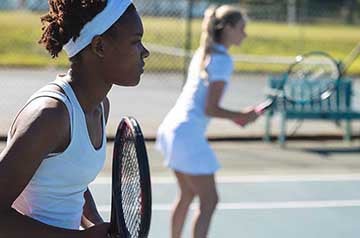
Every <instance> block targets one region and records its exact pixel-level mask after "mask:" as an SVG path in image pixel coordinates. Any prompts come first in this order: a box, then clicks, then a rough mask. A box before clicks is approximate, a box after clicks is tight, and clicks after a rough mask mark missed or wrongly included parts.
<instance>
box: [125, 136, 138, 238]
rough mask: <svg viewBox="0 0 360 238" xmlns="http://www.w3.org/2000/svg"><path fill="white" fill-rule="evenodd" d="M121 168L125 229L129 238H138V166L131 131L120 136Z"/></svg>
mask: <svg viewBox="0 0 360 238" xmlns="http://www.w3.org/2000/svg"><path fill="white" fill-rule="evenodd" d="M122 144H123V151H122V156H123V158H122V161H123V163H122V165H123V166H122V168H121V173H122V176H121V183H120V184H121V187H122V189H121V193H122V198H123V201H122V208H123V213H124V218H125V223H126V227H127V229H128V231H129V233H130V237H138V236H139V232H140V225H141V211H142V200H141V184H140V173H139V165H138V161H137V155H136V147H135V138H134V135H133V134H132V132H131V130H126V131H125V132H124V134H123V136H122Z"/></svg>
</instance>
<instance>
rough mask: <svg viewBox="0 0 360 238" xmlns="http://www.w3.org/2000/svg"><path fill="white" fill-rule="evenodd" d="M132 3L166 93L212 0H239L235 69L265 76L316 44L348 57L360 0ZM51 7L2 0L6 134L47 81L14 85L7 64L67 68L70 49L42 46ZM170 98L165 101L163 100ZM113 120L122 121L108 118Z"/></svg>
mask: <svg viewBox="0 0 360 238" xmlns="http://www.w3.org/2000/svg"><path fill="white" fill-rule="evenodd" d="M133 2H134V4H135V5H136V7H137V9H138V11H139V13H140V15H141V16H142V19H143V24H144V30H145V34H144V39H143V41H144V44H145V46H146V47H147V48H149V50H150V51H151V56H150V57H149V58H148V59H147V60H146V74H145V76H146V77H151V78H152V79H156V80H163V81H162V83H159V84H157V87H160V86H162V87H163V88H162V90H161V92H162V93H164V92H168V91H169V90H168V89H169V88H171V87H172V86H173V82H170V81H174V80H175V81H176V80H177V81H180V80H181V81H184V80H185V75H186V69H187V65H188V63H189V60H190V58H191V55H192V53H193V52H194V51H195V50H196V48H197V47H198V44H199V39H200V25H201V18H202V16H203V12H204V10H205V9H206V8H207V7H208V6H209V5H211V4H222V3H229V4H235V5H237V6H239V7H240V8H241V9H242V11H243V12H244V13H246V15H247V16H248V18H249V22H248V24H247V29H246V31H247V33H248V38H247V39H246V40H245V41H244V43H243V44H242V45H241V47H234V48H232V49H231V53H232V55H234V60H235V70H236V72H237V73H244V72H253V73H254V72H255V73H257V74H258V73H265V74H266V75H267V74H269V73H280V72H283V71H284V70H285V69H286V67H287V65H288V64H289V63H291V62H293V60H294V57H295V56H296V55H298V54H302V53H305V52H308V51H312V50H318V51H319V50H320V51H326V52H329V53H330V54H332V55H334V56H335V57H337V58H339V59H343V58H345V56H346V55H347V54H348V53H349V52H350V51H351V49H352V48H353V47H354V46H355V45H356V43H357V42H358V41H359V39H360V31H359V30H358V24H359V22H360V21H359V18H360V13H359V12H360V10H359V5H360V4H359V1H356V0H338V1H336V0H326V1H325V0H316V1H314V0H312V1H310V0H240V1H237V0H217V1H216V0H133ZM47 9H48V5H47V1H46V0H1V1H0V36H1V40H0V67H1V69H0V85H1V88H2V91H1V92H0V93H1V94H2V95H7V96H6V98H12V100H0V108H3V109H5V110H8V113H7V114H6V115H8V116H2V117H0V119H1V120H2V121H1V122H2V124H3V125H6V128H5V129H4V130H3V128H0V134H5V132H6V130H7V128H8V125H9V124H10V121H11V119H12V118H13V117H14V115H15V113H16V111H17V110H18V109H19V108H20V106H21V105H23V103H24V102H25V101H26V99H27V97H28V96H30V95H31V93H32V92H33V91H34V90H36V89H37V87H38V85H42V84H44V83H45V82H37V81H36V85H37V86H36V87H35V86H34V85H35V83H30V82H31V81H29V83H25V82H24V83H19V85H14V84H13V82H15V81H13V82H5V81H6V79H7V78H9V77H15V78H16V77H19V78H21V76H16V75H18V74H12V73H9V74H8V73H7V72H6V70H5V69H6V68H13V67H14V66H15V67H31V68H32V70H31V71H30V72H27V73H26V75H30V76H31V77H35V78H36V77H38V78H46V77H47V76H42V75H43V74H41V71H43V70H38V69H39V68H41V69H42V68H44V67H45V68H49V67H50V68H54V67H59V66H60V67H61V68H62V69H61V70H59V71H64V68H66V67H68V60H67V58H66V56H65V54H62V55H61V56H60V58H59V59H56V60H51V59H50V57H49V55H48V54H47V52H46V51H45V50H44V49H43V48H42V47H41V46H39V45H38V44H36V42H37V41H38V39H39V37H40V34H41V25H40V20H39V17H40V16H41V15H42V14H43V13H44V12H45V11H47ZM34 67H35V68H34ZM38 71H39V75H38V73H37V72H38ZM350 72H351V73H355V74H360V62H359V60H357V61H356V62H355V63H354V66H353V67H351V68H350ZM40 74H41V75H40ZM14 75H15V76H14ZM46 75H47V74H46ZM19 78H16V80H19V81H17V82H21V79H19ZM2 79H5V80H2ZM48 80H51V79H48ZM24 81H25V80H24ZM156 82H157V81H156ZM10 84H11V85H10ZM145 84H146V82H145ZM176 85H178V90H176V91H173V93H174V94H171V95H169V98H172V100H175V98H176V96H177V94H178V93H179V91H180V90H181V85H182V83H178V84H176ZM24 87H28V88H30V89H31V90H29V91H27V92H28V94H26V95H25V94H21V93H19V92H18V90H17V88H24ZM3 98H5V97H3ZM234 101H236V100H234ZM157 103H159V102H157ZM160 103H161V102H160ZM166 103H167V102H164V105H165V104H166ZM166 106H168V107H170V106H171V105H166ZM164 113H165V112H159V113H153V115H155V116H157V118H155V119H154V118H153V119H149V120H147V122H149V123H152V124H158V123H159V121H160V120H161V118H162V117H163V116H164V115H163V114H164ZM144 114H145V113H144ZM146 114H147V115H142V114H139V115H134V116H137V117H139V118H144V117H146V116H148V115H149V114H151V112H149V113H146ZM4 115H5V114H4ZM119 116H120V115H119ZM116 118H118V117H116ZM4 120H5V121H4ZM147 122H146V123H147ZM110 125H114V126H116V122H110ZM110 131H112V130H111V129H110Z"/></svg>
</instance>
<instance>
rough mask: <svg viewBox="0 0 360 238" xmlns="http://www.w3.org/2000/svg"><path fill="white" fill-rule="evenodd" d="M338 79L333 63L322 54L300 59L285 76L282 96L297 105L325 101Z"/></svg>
mask: <svg viewBox="0 0 360 238" xmlns="http://www.w3.org/2000/svg"><path fill="white" fill-rule="evenodd" d="M338 77H339V70H338V67H337V65H336V64H335V62H334V61H333V60H332V59H331V58H329V57H327V56H324V55H322V54H313V55H309V56H306V57H304V58H301V60H299V61H298V62H297V63H296V64H295V65H293V67H292V68H291V70H290V71H289V72H288V74H287V80H286V82H285V85H284V94H285V96H286V98H287V99H290V100H291V101H295V102H299V103H307V102H309V101H321V100H325V99H327V98H328V97H329V96H330V94H331V91H332V89H333V88H334V82H335V80H336V79H338Z"/></svg>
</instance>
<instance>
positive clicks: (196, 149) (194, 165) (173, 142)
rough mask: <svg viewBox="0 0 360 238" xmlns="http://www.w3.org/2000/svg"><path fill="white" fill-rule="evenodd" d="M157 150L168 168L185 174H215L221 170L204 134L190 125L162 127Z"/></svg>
mask: <svg viewBox="0 0 360 238" xmlns="http://www.w3.org/2000/svg"><path fill="white" fill-rule="evenodd" d="M156 148H157V149H158V150H159V151H160V152H161V153H162V154H163V156H164V158H165V163H164V164H165V165H166V166H167V167H169V168H171V169H173V170H176V171H179V172H182V173H185V174H191V175H208V174H214V173H215V172H216V171H217V170H218V169H219V168H220V164H219V162H218V160H217V158H216V155H215V153H214V151H213V150H212V149H211V147H210V145H209V143H208V141H207V139H206V137H205V135H204V132H203V131H201V130H199V129H197V128H195V126H193V125H191V124H190V123H184V124H180V125H179V126H177V127H176V128H171V127H166V126H165V125H164V124H163V125H161V126H160V127H159V130H158V133H157V138H156Z"/></svg>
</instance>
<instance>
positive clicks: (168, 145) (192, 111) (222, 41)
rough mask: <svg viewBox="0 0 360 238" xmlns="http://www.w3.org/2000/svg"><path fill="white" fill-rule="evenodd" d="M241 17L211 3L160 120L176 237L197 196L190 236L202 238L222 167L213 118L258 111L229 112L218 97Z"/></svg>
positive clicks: (244, 118) (247, 117) (248, 117)
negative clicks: (173, 190) (211, 134)
mask: <svg viewBox="0 0 360 238" xmlns="http://www.w3.org/2000/svg"><path fill="white" fill-rule="evenodd" d="M245 25H246V23H245V20H244V18H243V16H242V14H241V13H240V11H239V10H238V9H236V8H233V7H231V6H228V5H223V6H220V7H218V8H214V7H210V8H209V9H207V10H206V12H205V17H204V20H203V24H202V35H201V40H200V47H199V49H198V50H197V51H196V53H195V55H194V56H193V58H192V60H191V63H190V66H189V70H188V77H187V81H186V84H185V85H184V87H183V90H182V92H181V94H180V96H179V98H178V100H177V101H176V104H175V106H174V107H173V108H172V109H171V111H170V112H169V113H168V114H167V116H166V117H165V119H164V120H163V122H162V123H161V125H160V127H159V130H158V135H157V147H158V148H159V150H160V151H161V152H162V154H163V155H164V157H165V164H166V166H168V167H169V168H170V169H172V170H173V172H174V174H175V176H176V178H177V182H178V185H179V190H180V193H179V196H178V198H177V199H176V201H175V206H174V210H173V213H172V220H171V237H172V238H180V237H181V233H182V228H183V226H184V222H185V218H186V215H187V213H188V210H189V206H190V204H191V202H192V201H193V199H194V198H195V197H196V196H197V197H199V201H200V206H199V209H198V211H197V213H196V215H195V217H194V220H193V229H192V237H194V238H205V237H207V232H208V230H209V226H210V221H211V217H212V215H213V212H214V210H215V208H216V204H217V202H218V194H217V190H216V184H215V176H214V175H215V172H216V171H217V170H218V169H219V167H220V165H219V163H218V161H217V158H216V156H215V153H214V152H213V150H212V149H211V148H210V145H209V144H208V142H207V139H206V137H205V134H206V128H207V125H208V123H209V120H210V118H211V117H218V118H223V119H229V120H232V121H233V122H235V123H237V124H240V125H245V124H247V123H250V122H252V121H254V120H255V119H256V118H257V117H258V114H257V113H256V112H255V109H254V108H248V109H245V110H242V111H231V110H228V109H226V108H224V107H222V106H221V98H222V96H223V94H224V92H225V90H226V87H227V85H228V83H229V80H230V78H231V74H232V71H233V62H232V59H231V57H230V55H229V53H228V48H230V47H231V46H233V45H240V44H241V42H242V41H243V40H244V39H245V37H246V33H245Z"/></svg>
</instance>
